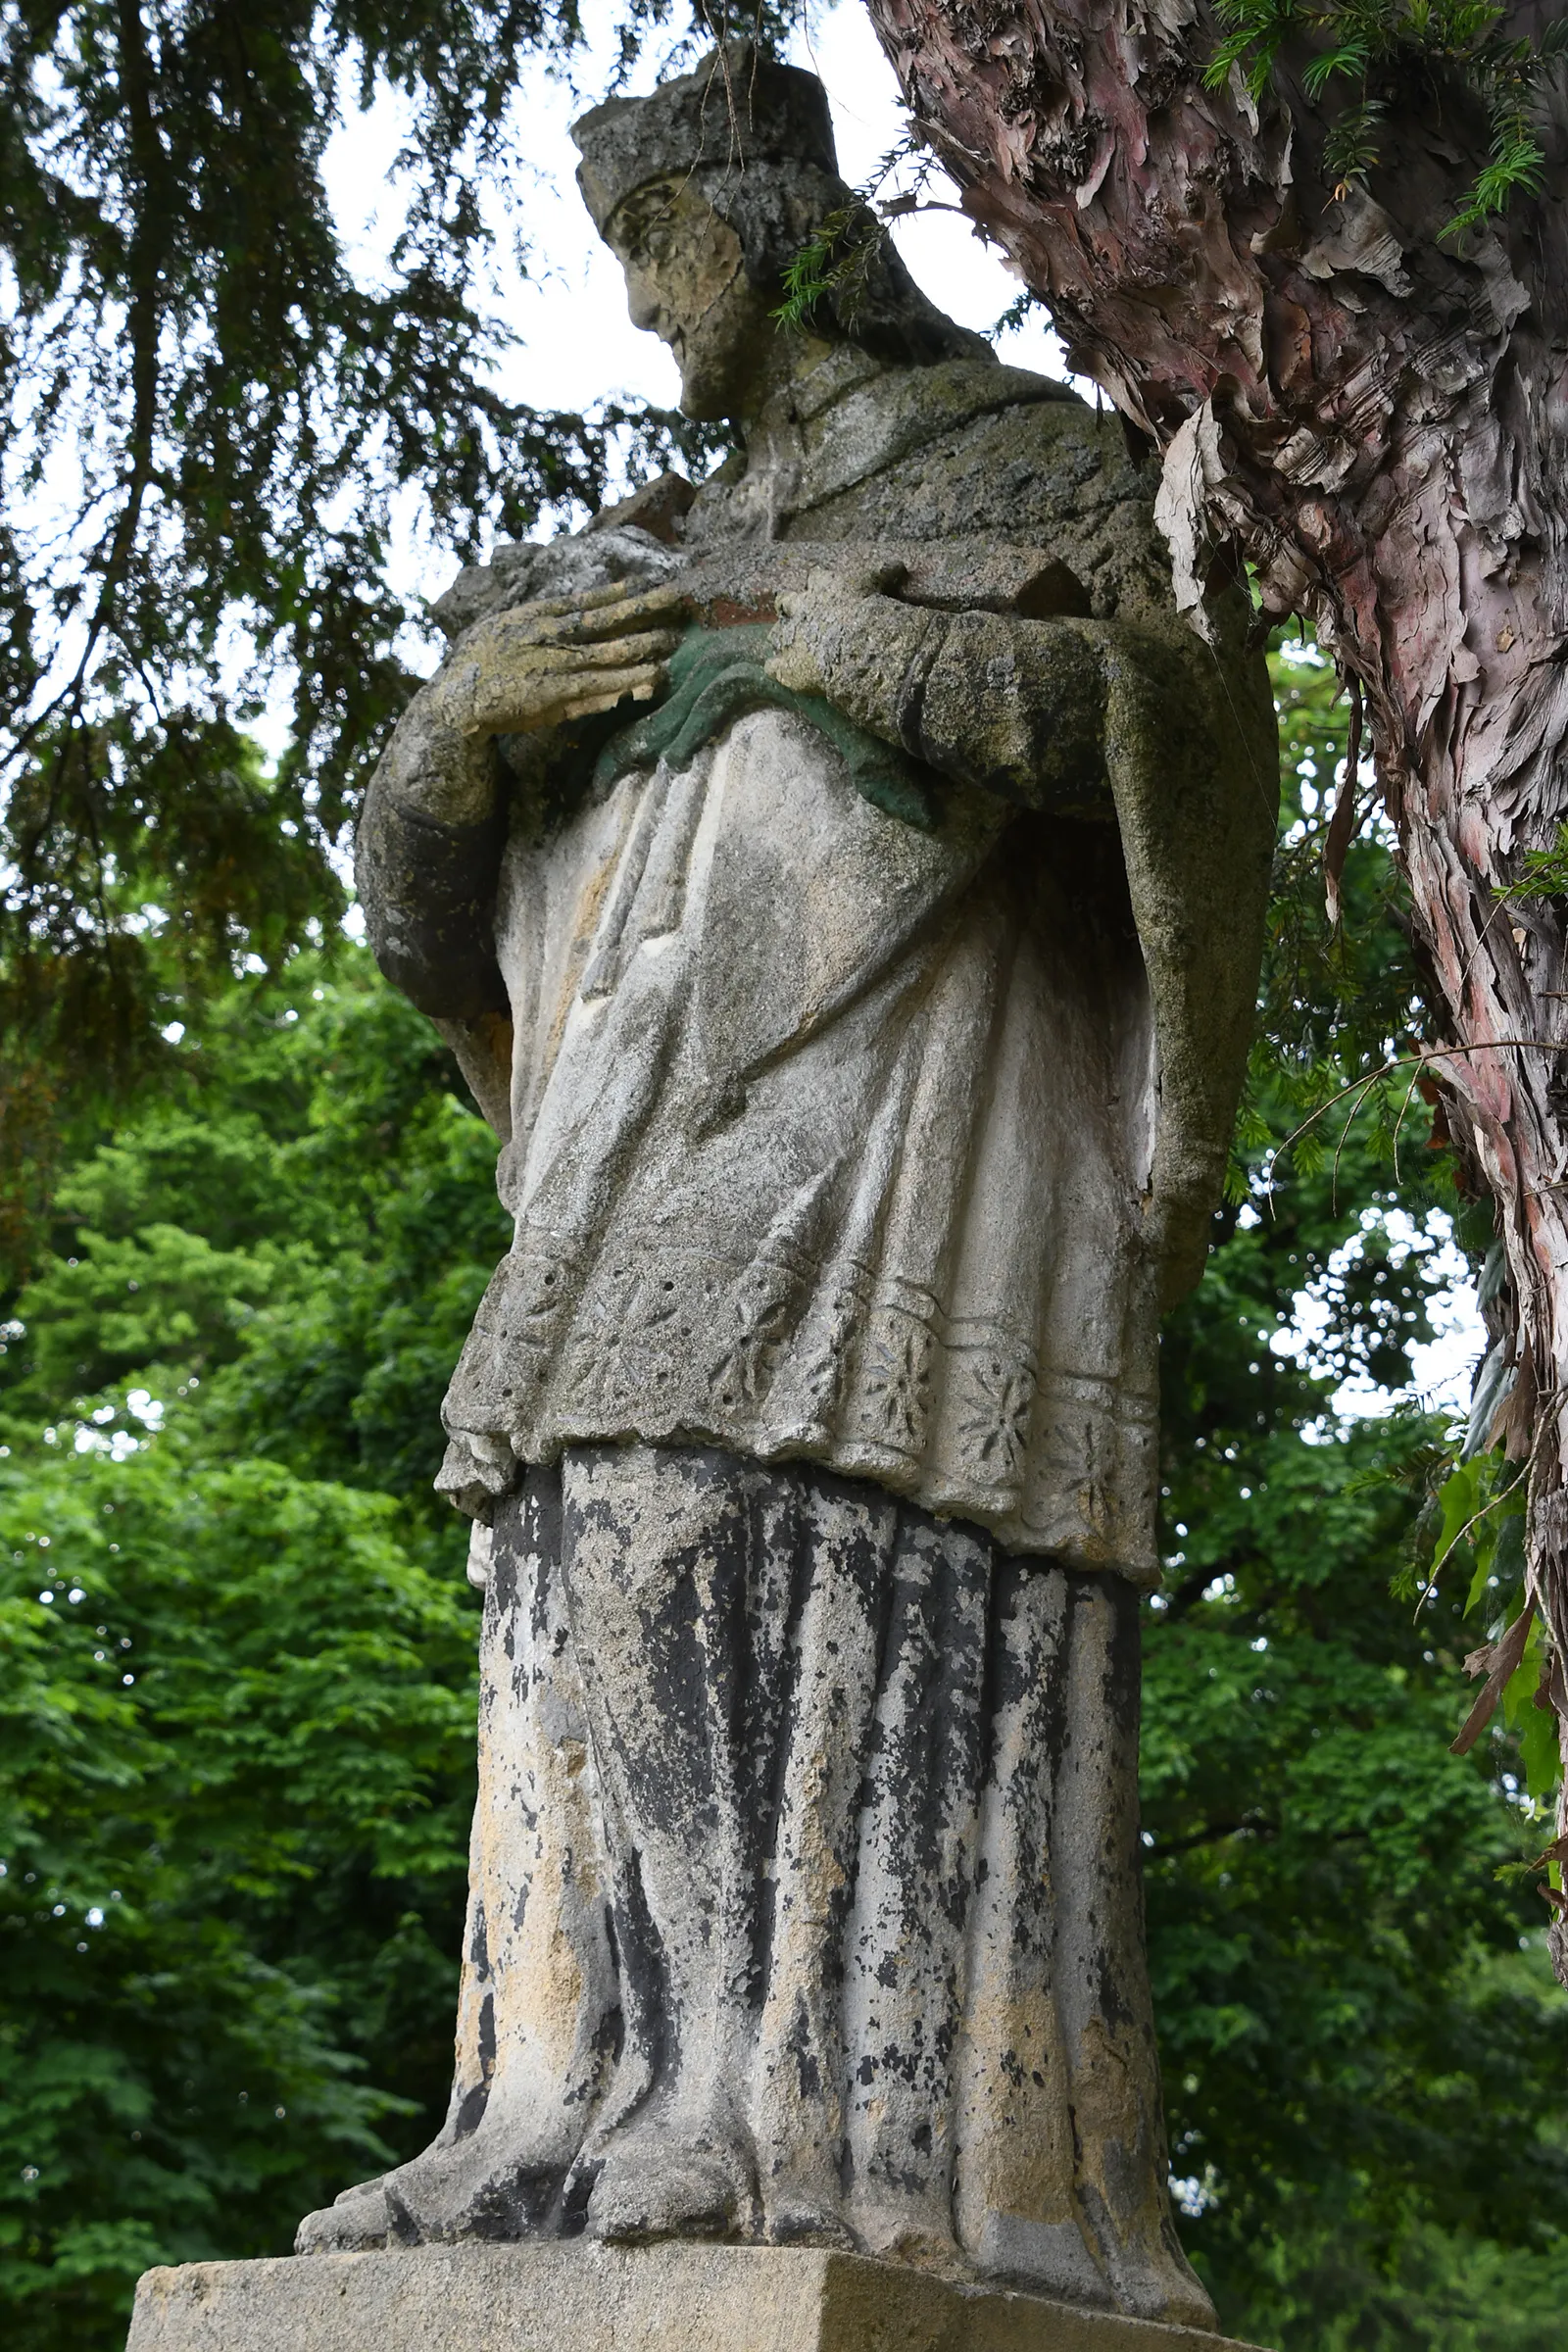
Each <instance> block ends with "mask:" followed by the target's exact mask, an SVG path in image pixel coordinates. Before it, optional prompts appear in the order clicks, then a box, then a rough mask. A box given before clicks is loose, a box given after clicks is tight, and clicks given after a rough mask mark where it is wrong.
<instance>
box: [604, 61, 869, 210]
mask: <svg viewBox="0 0 1568 2352" xmlns="http://www.w3.org/2000/svg"><path fill="white" fill-rule="evenodd" d="M571 135H572V137H573V139H575V141H576V143H577V147H578V149H579V151H580V153H581V156H582V162H581V163H580V164H579V165H578V167H577V185H578V186H579V187H580V188H581V190H582V195H583V202H584V203H585V204H586V205H587V207H588V210H589V212H590V213H591V214H592V215H593V218H594V224H595V226H596V227H597V228H600V229H603V228H604V226H605V224H606V222H607V221H609V219H610V217H611V215H612V214H613V212H614V210H615V207H616V206H617V205H618V204H620V203H622V202H623V201H624V199H625V198H626V197H628V196H630V195H633V194H635V192H636V190H637V189H638V188H643V187H646V186H647V185H648V183H649V181H650V180H653V179H669V178H674V177H679V176H683V175H684V174H685V173H686V172H691V171H694V170H696V169H697V168H698V167H699V166H710V165H716V166H718V167H720V168H727V169H729V170H731V171H735V172H741V171H744V170H745V168H746V167H747V166H748V165H750V164H756V163H767V162H777V163H786V162H787V163H796V164H803V163H804V164H815V165H817V166H818V167H819V168H820V169H821V170H822V171H824V172H832V173H834V174H835V175H836V174H837V172H838V157H837V154H836V153H835V151H834V146H833V124H832V120H831V118H830V116H829V114H828V107H827V92H826V91H825V90H824V89H823V87H822V84H821V83H820V81H818V79H817V77H816V75H815V74H814V73H802V72H801V71H800V69H799V68H798V67H796V66H783V65H780V64H779V63H778V61H777V60H776V59H775V58H771V57H766V56H764V55H763V54H762V53H761V51H760V50H759V49H756V48H754V47H753V45H752V44H751V42H749V41H732V42H730V43H729V44H727V46H726V47H725V48H724V49H723V50H722V51H720V50H716V49H715V50H713V51H712V52H711V55H710V56H708V57H705V58H704V59H703V62H702V64H701V65H700V66H698V67H697V68H696V70H695V72H693V73H683V74H681V75H680V77H679V78H678V80H675V81H665V82H661V83H660V85H659V87H658V89H656V90H653V91H651V92H650V94H649V95H648V96H647V97H646V98H611V99H607V100H606V102H605V104H604V105H603V106H596V107H595V108H594V109H593V111H592V113H591V114H586V115H584V116H582V117H581V118H580V120H579V121H577V122H575V123H573V124H572V126H571Z"/></svg>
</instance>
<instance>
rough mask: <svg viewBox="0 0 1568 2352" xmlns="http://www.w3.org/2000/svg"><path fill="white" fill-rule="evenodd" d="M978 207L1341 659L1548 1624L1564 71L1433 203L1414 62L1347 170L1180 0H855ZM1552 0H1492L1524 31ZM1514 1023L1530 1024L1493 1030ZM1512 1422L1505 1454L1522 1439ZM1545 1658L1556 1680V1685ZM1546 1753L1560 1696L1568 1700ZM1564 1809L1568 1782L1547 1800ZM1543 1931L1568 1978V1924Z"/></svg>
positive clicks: (1134, 410) (1559, 1012) (1564, 1272)
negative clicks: (1504, 1343) (1512, 1416)
mask: <svg viewBox="0 0 1568 2352" xmlns="http://www.w3.org/2000/svg"><path fill="white" fill-rule="evenodd" d="M868 6H869V8H870V13H871V17H872V20H873V22H874V24H875V25H876V27H877V30H878V33H879V35H880V37H881V39H882V42H883V45H884V47H885V48H886V49H887V51H888V54H889V56H890V57H891V59H892V61H893V64H894V66H895V69H896V70H897V72H898V74H899V77H900V81H901V83H902V85H903V88H904V91H905V95H906V97H907V101H908V103H909V105H910V107H911V108H912V110H913V113H914V115H915V118H916V121H917V123H918V124H919V126H920V128H921V130H922V131H923V133H924V135H925V137H926V138H927V140H928V141H929V143H930V145H931V146H932V148H933V149H934V150H935V151H936V152H937V154H938V155H940V157H941V158H942V160H943V161H944V163H945V164H946V165H947V166H948V168H949V169H950V170H951V172H953V174H954V175H955V177H956V179H957V181H958V184H959V186H960V188H961V189H962V191H963V202H964V206H965V209H966V211H967V212H968V213H969V214H970V215H971V217H972V218H973V219H974V220H975V221H977V222H978V223H979V224H980V225H981V226H982V227H983V228H984V229H985V230H986V231H987V232H988V233H989V234H990V235H991V236H992V237H994V238H995V239H996V240H997V241H998V242H999V243H1000V244H1001V245H1002V247H1003V248H1004V249H1005V252H1006V253H1007V254H1008V256H1009V257H1010V259H1011V261H1012V262H1013V264H1014V265H1015V266H1016V268H1017V270H1018V271H1019V273H1020V274H1021V276H1022V277H1023V279H1024V281H1025V282H1026V283H1027V284H1028V285H1030V286H1031V287H1033V288H1034V290H1035V291H1036V292H1037V293H1039V294H1040V295H1042V296H1043V297H1044V298H1045V299H1046V301H1047V302H1048V303H1049V304H1050V306H1051V309H1052V312H1053V315H1054V319H1055V321H1056V324H1057V326H1058V327H1059V329H1060V331H1061V332H1062V334H1063V337H1064V338H1065V340H1066V343H1067V346H1068V351H1069V356H1070V358H1071V362H1072V365H1073V367H1074V368H1078V369H1081V370H1082V371H1084V372H1086V373H1088V374H1090V375H1093V376H1094V377H1095V378H1096V379H1097V381H1098V382H1100V383H1101V384H1103V387H1104V389H1105V391H1106V392H1107V393H1108V394H1109V396H1110V397H1111V398H1112V399H1113V400H1114V401H1115V403H1116V405H1117V407H1118V408H1119V409H1120V410H1121V411H1122V413H1123V415H1124V416H1125V417H1127V418H1128V419H1129V420H1130V421H1131V423H1132V424H1133V425H1135V426H1136V427H1137V428H1139V429H1140V430H1141V431H1143V432H1144V433H1146V434H1148V435H1149V436H1150V437H1151V438H1152V440H1153V441H1154V443H1155V444H1156V445H1157V446H1158V448H1159V449H1160V450H1161V451H1162V452H1163V455H1164V463H1165V480H1164V488H1163V493H1162V512H1163V515H1164V518H1165V520H1166V524H1167V528H1168V531H1169V534H1170V536H1171V539H1172V545H1173V553H1174V555H1175V558H1176V572H1177V584H1178V591H1179V593H1180V595H1181V596H1182V599H1183V601H1184V602H1185V603H1186V604H1187V605H1188V606H1189V608H1190V609H1191V611H1192V613H1193V616H1194V618H1195V620H1196V621H1197V622H1198V623H1199V624H1200V625H1201V620H1202V581H1203V577H1204V575H1205V572H1206V571H1207V570H1208V568H1209V566H1210V565H1211V564H1212V563H1213V561H1214V559H1215V557H1216V555H1217V554H1218V552H1219V551H1220V550H1221V549H1222V548H1224V547H1225V546H1227V545H1229V546H1232V547H1239V548H1240V549H1242V550H1244V551H1245V553H1246V555H1247V556H1248V557H1249V558H1250V560H1251V562H1252V563H1253V564H1255V566H1256V567H1257V571H1258V575H1259V578H1260V581H1261V585H1262V591H1263V598H1264V603H1265V606H1266V609H1267V610H1268V611H1269V612H1270V613H1274V614H1284V613H1290V612H1293V611H1295V612H1300V613H1304V614H1306V615H1309V616H1310V618H1311V620H1312V622H1313V625H1314V627H1315V628H1316V630H1317V632H1318V636H1319V639H1320V641H1321V642H1322V643H1323V644H1324V645H1325V646H1326V647H1327V648H1328V649H1329V650H1330V651H1332V653H1333V654H1334V656H1335V658H1336V659H1337V660H1338V661H1339V662H1340V663H1341V664H1342V665H1343V667H1344V669H1345V671H1346V672H1347V674H1348V675H1349V676H1351V677H1354V678H1358V679H1359V680H1360V681H1361V685H1362V688H1363V691H1364V693H1365V697H1366V706H1367V713H1368V721H1369V726H1370V731H1371V736H1372V741H1373V746H1374V752H1375V757H1376V760H1377V767H1378V775H1379V780H1380V784H1381V787H1382V791H1383V795H1384V799H1385V802H1386V805H1387V807H1388V809H1389V812H1390V815H1391V816H1392V818H1393V820H1394V822H1395V824H1396V826H1397V831H1398V836H1399V843H1400V849H1401V852H1402V856H1403V858H1404V861H1405V865H1406V869H1407V871H1408V875H1409V880H1410V886H1411V891H1412V894H1413V898H1414V902H1415V907H1416V913H1417V919H1418V923H1419V926H1420V929H1421V934H1422V939H1423V944H1424V946H1425V949H1426V951H1427V954H1428V956H1429V958H1430V962H1431V967H1432V970H1433V972H1434V974H1435V975H1436V980H1437V983H1438V987H1439V988H1440V989H1441V994H1442V999H1443V1002H1444V1004H1445V1005H1446V1030H1447V1034H1446V1036H1444V1037H1437V1038H1433V1039H1431V1040H1429V1041H1427V1042H1428V1043H1429V1044H1430V1045H1431V1046H1433V1047H1442V1048H1446V1049H1452V1050H1453V1051H1452V1052H1451V1053H1450V1054H1446V1057H1445V1060H1444V1062H1443V1063H1442V1064H1441V1065H1433V1066H1441V1067H1442V1068H1443V1070H1444V1072H1445V1077H1446V1093H1447V1097H1448V1116H1449V1124H1450V1127H1451V1128H1452V1130H1453V1132H1454V1135H1455V1139H1456V1141H1457V1142H1458V1143H1459V1145H1460V1148H1461V1149H1462V1150H1463V1151H1464V1152H1465V1153H1466V1155H1467V1156H1468V1158H1469V1159H1470V1161H1471V1162H1472V1164H1473V1165H1474V1167H1475V1168H1476V1169H1477V1170H1478V1171H1479V1172H1480V1173H1481V1174H1482V1175H1483V1176H1484V1177H1485V1180H1486V1182H1487V1183H1488V1184H1489V1185H1490V1187H1491V1189H1492V1191H1493V1193H1494V1195H1495V1200H1496V1203H1497V1214H1498V1229H1499V1232H1500V1234H1501V1235H1502V1236H1503V1238H1504V1240H1505V1242H1506V1245H1507V1251H1508V1262H1509V1268H1510V1273H1511V1277H1512V1285H1513V1291H1514V1298H1515V1305H1516V1323H1517V1350H1518V1362H1519V1366H1520V1371H1519V1377H1518V1382H1517V1385H1516V1392H1515V1400H1514V1401H1515V1409H1516V1414H1517V1407H1518V1405H1519V1404H1520V1403H1521V1402H1522V1401H1523V1400H1524V1399H1523V1397H1522V1396H1521V1392H1522V1391H1523V1390H1525V1389H1526V1388H1527V1387H1528V1388H1529V1389H1530V1391H1531V1392H1532V1393H1531V1396H1530V1398H1529V1409H1530V1414H1531V1419H1530V1425H1529V1428H1528V1432H1527V1434H1526V1435H1525V1437H1524V1442H1523V1444H1522V1445H1520V1446H1518V1448H1517V1450H1519V1451H1520V1452H1523V1453H1526V1454H1528V1457H1529V1460H1530V1487H1531V1511H1530V1539H1529V1547H1528V1556H1529V1589H1530V1597H1531V1598H1532V1599H1533V1601H1534V1603H1535V1605H1536V1607H1537V1608H1538V1609H1539V1610H1540V1612H1541V1614H1542V1616H1543V1618H1544V1621H1545V1624H1546V1626H1547V1628H1548V1632H1549V1635H1550V1639H1551V1642H1552V1645H1553V1648H1554V1650H1555V1653H1556V1656H1557V1658H1558V1659H1559V1660H1560V1659H1562V1658H1563V1657H1564V1656H1565V1655H1568V1002H1565V999H1564V996H1563V994H1562V993H1561V992H1563V991H1564V990H1565V989H1568V959H1565V935H1564V924H1563V919H1562V913H1561V910H1560V905H1559V903H1558V902H1555V901H1543V900H1535V901H1528V902H1525V903H1523V904H1520V903H1518V902H1515V903H1514V904H1512V905H1508V906H1503V905H1500V904H1499V902H1498V899H1497V896H1496V893H1497V891H1498V889H1499V888H1501V887H1502V886H1503V885H1505V884H1506V883H1507V882H1508V881H1510V880H1511V879H1513V878H1514V877H1515V876H1516V875H1517V873H1518V871H1519V867H1520V863H1521V860H1522V858H1523V856H1524V854H1525V853H1526V852H1527V851H1529V850H1532V849H1538V848H1544V847H1546V846H1547V845H1548V844H1549V843H1550V842H1551V841H1552V839H1553V838H1554V835H1555V832H1556V829H1557V826H1558V824H1559V822H1560V821H1561V820H1562V819H1563V817H1564V816H1565V815H1568V756H1565V734H1568V662H1565V660H1564V655H1565V650H1568V203H1565V202H1564V201H1563V200H1562V198H1561V196H1560V194H1559V195H1557V196H1555V197H1554V196H1553V194H1552V193H1551V192H1552V191H1553V190H1557V191H1560V190H1562V189H1563V188H1564V187H1565V186H1568V176H1565V173H1568V98H1565V96H1564V93H1563V89H1562V87H1561V83H1560V81H1559V84H1558V85H1557V87H1556V90H1555V93H1554V95H1553V97H1552V99H1551V102H1550V107H1549V119H1548V120H1547V122H1546V123H1545V124H1544V145H1545V147H1546V151H1547V160H1546V169H1545V173H1544V187H1545V189H1546V191H1547V193H1546V195H1545V196H1544V198H1543V199H1541V200H1540V201H1532V200H1527V199H1523V198H1519V199H1516V200H1515V203H1514V205H1513V207H1512V209H1511V210H1510V211H1509V213H1508V214H1507V215H1506V216H1505V217H1504V218H1503V219H1502V221H1500V222H1498V223H1497V224H1496V225H1495V228H1494V229H1493V230H1490V231H1488V232H1486V233H1483V234H1479V235H1472V236H1471V237H1469V238H1468V239H1466V240H1465V241H1464V242H1463V243H1462V244H1461V245H1460V246H1458V247H1457V248H1455V246H1454V244H1453V242H1452V241H1449V242H1447V243H1445V244H1440V243H1439V241H1438V232H1439V231H1440V229H1441V228H1442V227H1443V225H1444V223H1445V221H1446V220H1447V219H1448V217H1449V216H1450V215H1451V214H1452V213H1453V212H1454V211H1455V210H1456V209H1457V206H1458V203H1459V200H1460V198H1461V196H1462V194H1463V193H1464V191H1465V190H1466V189H1467V188H1468V186H1469V185H1470V182H1471V181H1472V179H1473V178H1474V175H1475V172H1476V170H1477V168H1478V166H1479V164H1480V162H1481V161H1483V160H1484V158H1485V155H1486V150H1487V126H1486V123H1485V119H1484V117H1483V115H1482V112H1481V110H1480V108H1479V106H1477V105H1475V104H1474V102H1473V101H1471V100H1470V99H1469V98H1467V96H1466V95H1465V94H1464V93H1463V92H1462V91H1456V90H1454V89H1452V88H1448V89H1446V90H1444V91H1443V92H1442V93H1439V92H1437V91H1435V90H1434V91H1425V92H1424V91H1422V90H1421V89H1420V88H1418V87H1415V86H1412V87H1411V89H1410V91H1409V95H1408V100H1407V102H1406V103H1404V104H1402V105H1400V106H1399V107H1397V108H1395V109H1391V121H1390V126H1389V129H1388V132H1387V135H1386V137H1385V139H1384V142H1383V154H1382V162H1381V167H1380V168H1379V169H1378V170H1377V171H1376V172H1374V173H1373V174H1372V176H1371V181H1370V185H1369V187H1368V188H1367V189H1366V190H1362V191H1351V192H1350V193H1348V194H1347V195H1346V196H1345V197H1344V198H1343V200H1338V201H1337V200H1336V196H1335V191H1334V189H1333V187H1332V185H1331V182H1330V179H1329V177H1328V175H1326V174H1325V172H1324V170H1323V166H1322V153H1323V140H1324V134H1325V131H1326V130H1327V128H1328V127H1329V125H1330V123H1332V120H1333V115H1334V111H1335V109H1336V107H1337V105H1338V104H1339V103H1340V101H1339V100H1337V99H1333V98H1331V99H1330V100H1329V101H1327V102H1326V103H1323V104H1319V105H1316V106H1314V105H1313V104H1312V103H1310V102H1309V101H1307V100H1306V98H1305V97H1304V95H1303V92H1302V88H1301V83H1300V79H1299V73H1300V70H1301V69H1302V68H1303V67H1304V65H1305V63H1306V58H1307V53H1306V52H1305V51H1304V50H1302V51H1301V52H1299V54H1297V55H1296V56H1295V57H1294V59H1287V60H1286V61H1285V63H1284V66H1283V69H1282V71H1281V72H1280V73H1279V74H1278V75H1277V77H1276V83H1275V85H1274V87H1272V88H1271V89H1270V91H1269V92H1268V93H1267V94H1265V96H1264V98H1263V99H1262V100H1261V101H1260V102H1259V103H1258V104H1257V105H1256V106H1255V107H1254V106H1253V104H1252V103H1251V102H1250V99H1249V98H1248V96H1247V94H1246V92H1245V90H1244V89H1243V88H1242V85H1241V83H1240V81H1239V79H1238V78H1237V77H1236V76H1234V75H1233V77H1232V80H1231V83H1230V85H1229V86H1228V87H1227V88H1226V89H1225V90H1223V91H1210V90H1205V89H1204V87H1203V84H1202V70H1203V66H1204V64H1205V62H1206V60H1207V59H1208V57H1209V56H1211V55H1212V52H1213V47H1214V43H1215V38H1216V34H1215V27H1214V24H1213V20H1212V18H1211V17H1209V16H1208V15H1207V13H1206V12H1203V11H1201V10H1200V9H1199V8H1198V7H1196V6H1195V5H1194V0H1145V4H1142V5H1141V4H1140V0H1014V4H1013V5H1009V6H1002V5H998V0H868ZM1554 13H1555V11H1554V10H1552V9H1550V8H1549V7H1547V6H1545V5H1544V4H1543V5H1538V6H1528V7H1519V8H1516V9H1514V10H1512V11H1511V12H1510V17H1509V25H1508V29H1509V30H1511V31H1515V32H1522V31H1537V30H1539V28H1540V26H1541V25H1542V24H1543V23H1544V21H1545V19H1546V18H1547V17H1548V16H1549V15H1551V14H1554ZM1520 1039H1525V1040H1531V1041H1538V1042H1532V1043H1530V1044H1527V1045H1522V1046H1521V1045H1515V1044H1510V1043H1504V1042H1503V1041H1507V1040H1520ZM1510 1449H1511V1450H1512V1449H1514V1448H1512V1447H1511V1448H1510ZM1563 1687H1564V1686H1563V1676H1562V1674H1561V1672H1560V1671H1558V1672H1554V1673H1553V1675H1552V1681H1551V1688H1552V1689H1553V1691H1557V1692H1561V1691H1563ZM1559 1736H1560V1737H1561V1738H1562V1740H1563V1742H1564V1746H1565V1751H1568V1725H1565V1724H1564V1722H1563V1719H1562V1715H1561V1712H1560V1713H1559ZM1561 1826H1562V1827H1563V1828H1564V1829H1568V1801H1565V1806H1564V1814H1563V1820H1562V1825H1561ZM1563 1916H1564V1915H1563V1912H1562V1910H1561V1908H1560V1907H1557V1908H1556V1910H1555V1911H1554V1924H1553V1927H1552V1931H1551V1935H1552V1946H1553V1958H1554V1961H1555V1964H1556V1967H1557V1971H1558V1974H1559V1976H1560V1977H1562V1978H1563V1980H1564V1982H1565V1983H1568V1929H1565V1927H1564V1925H1563Z"/></svg>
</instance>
